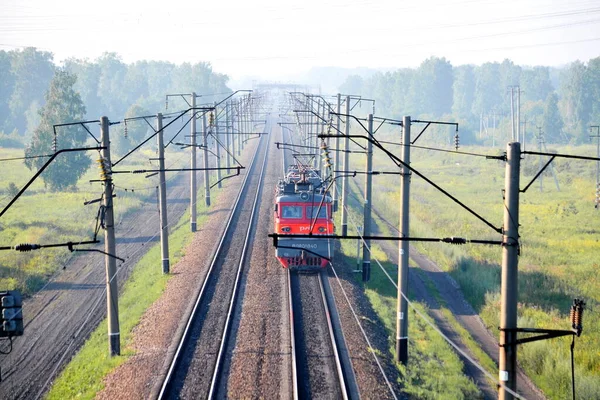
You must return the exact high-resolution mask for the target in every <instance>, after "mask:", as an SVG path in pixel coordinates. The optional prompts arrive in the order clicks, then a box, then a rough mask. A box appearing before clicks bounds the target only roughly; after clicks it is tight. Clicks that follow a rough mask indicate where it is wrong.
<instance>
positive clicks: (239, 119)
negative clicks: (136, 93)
mask: <svg viewBox="0 0 600 400" xmlns="http://www.w3.org/2000/svg"><path fill="white" fill-rule="evenodd" d="M235 111H236V112H237V135H236V137H237V153H238V156H240V155H241V154H242V132H243V130H242V129H244V128H242V104H241V101H238V102H236V104H235Z"/></svg>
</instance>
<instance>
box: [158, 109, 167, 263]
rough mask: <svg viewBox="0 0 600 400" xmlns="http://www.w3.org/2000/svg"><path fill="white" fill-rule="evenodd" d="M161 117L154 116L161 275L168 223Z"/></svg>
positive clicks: (160, 115)
mask: <svg viewBox="0 0 600 400" xmlns="http://www.w3.org/2000/svg"><path fill="white" fill-rule="evenodd" d="M162 119H163V115H162V114H160V113H159V114H158V115H157V116H156V130H157V131H158V136H157V138H158V139H157V140H158V143H157V145H158V169H159V170H160V171H159V173H158V207H159V210H160V254H161V256H162V271H163V274H168V273H169V223H168V222H167V181H166V180H165V146H164V143H163V121H162Z"/></svg>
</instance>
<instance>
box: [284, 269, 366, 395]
mask: <svg viewBox="0 0 600 400" xmlns="http://www.w3.org/2000/svg"><path fill="white" fill-rule="evenodd" d="M288 283H289V305H290V324H291V344H292V363H293V367H292V371H293V374H294V376H293V387H294V393H293V397H294V398H295V399H306V398H328V399H355V398H359V397H360V395H359V392H358V387H357V385H356V378H355V376H354V372H353V370H352V365H351V362H350V359H349V355H348V352H347V349H346V346H345V341H344V338H343V335H342V333H341V330H340V327H339V322H338V321H337V314H336V313H335V312H334V309H335V304H334V301H333V297H332V295H331V290H330V289H329V288H328V286H327V285H328V282H327V274H326V272H320V273H317V274H297V273H295V272H288Z"/></svg>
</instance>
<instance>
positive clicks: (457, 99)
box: [0, 48, 600, 145]
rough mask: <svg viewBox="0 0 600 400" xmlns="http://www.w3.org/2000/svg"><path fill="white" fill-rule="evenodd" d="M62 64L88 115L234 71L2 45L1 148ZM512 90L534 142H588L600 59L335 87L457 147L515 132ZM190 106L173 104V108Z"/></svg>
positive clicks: (219, 81) (417, 72)
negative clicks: (433, 128) (421, 124)
mask: <svg viewBox="0 0 600 400" xmlns="http://www.w3.org/2000/svg"><path fill="white" fill-rule="evenodd" d="M59 69H62V70H65V71H67V72H70V73H72V74H74V75H75V76H76V77H77V80H76V82H75V84H74V89H75V91H76V92H78V93H79V95H80V96H81V100H82V101H83V103H84V106H85V110H86V115H87V118H90V119H92V118H93V119H97V118H98V117H100V116H102V115H107V116H109V118H122V117H123V116H130V115H133V114H137V113H140V112H142V113H156V112H157V111H159V110H164V106H165V104H164V96H165V94H167V93H178V92H182V93H187V92H189V91H190V90H192V89H191V88H193V90H195V91H196V92H197V93H198V94H203V93H229V92H231V90H230V89H229V88H228V87H227V82H228V77H227V76H226V75H224V74H219V73H216V72H214V71H213V70H212V67H211V65H210V64H209V63H196V64H189V63H184V64H182V65H175V64H172V63H169V62H164V61H139V62H136V63H133V64H125V63H124V62H123V61H122V60H121V58H120V57H119V56H118V55H117V54H114V53H105V54H104V55H103V56H101V57H99V58H98V59H96V60H93V61H89V60H77V59H70V60H67V61H66V62H65V63H64V65H63V66H62V67H57V66H56V64H55V63H54V61H53V54H52V53H50V52H46V51H39V50H36V49H35V48H26V49H23V50H15V51H8V52H7V51H2V50H0V132H3V133H4V135H2V138H0V139H1V140H0V145H2V144H4V145H7V143H8V142H15V143H17V144H18V143H19V142H21V143H23V142H27V140H28V139H27V137H30V136H31V134H32V132H33V131H34V130H35V128H36V127H37V126H38V124H39V122H40V115H39V112H38V111H39V109H40V108H41V107H42V106H43V105H44V102H45V98H44V95H45V93H46V91H47V89H48V87H49V84H50V82H51V81H52V79H53V77H54V75H55V72H56V71H57V70H59ZM510 86H513V87H514V86H519V87H520V90H521V94H520V103H521V107H520V110H521V111H520V112H521V122H522V129H526V132H527V136H528V139H527V140H528V141H533V140H535V139H534V135H537V134H538V133H540V132H543V134H544V138H545V140H546V141H547V142H550V143H574V144H575V143H585V142H587V141H588V140H589V138H588V137H589V132H590V130H589V126H590V125H599V124H600V57H598V58H594V59H591V60H589V61H588V62H587V63H582V62H579V61H576V62H574V63H571V64H569V65H567V66H565V67H563V68H551V67H544V66H536V67H524V66H519V65H515V64H514V63H513V62H512V61H510V60H504V61H503V62H502V63H497V62H495V63H485V64H483V65H481V66H474V65H461V66H453V65H452V64H450V62H448V61H447V60H446V59H445V58H437V57H431V58H429V59H427V60H425V61H423V62H422V63H421V65H420V66H419V67H418V68H416V69H409V68H403V69H398V70H395V71H392V72H385V73H381V72H378V73H375V74H373V75H370V76H369V77H361V76H359V75H351V76H349V77H348V78H347V79H346V81H345V82H344V83H343V84H342V85H341V86H340V87H339V91H340V92H341V93H348V94H357V95H361V96H363V97H364V98H372V99H375V100H376V115H377V116H383V117H389V118H401V117H402V116H403V115H411V116H412V117H413V119H415V118H421V119H425V118H427V119H438V120H447V121H455V122H459V123H460V135H461V143H463V144H467V143H473V144H474V143H478V144H491V141H492V140H495V141H497V142H501V141H504V140H506V139H507V138H508V136H507V135H510V97H511V96H510V94H509V93H510V89H509V88H510ZM514 90H516V89H514ZM212 100H214V98H210V99H207V101H212ZM180 103H182V102H180ZM184 106H186V104H173V105H172V106H171V107H172V108H171V109H181V108H183V107H184ZM493 127H496V128H497V129H495V130H494V129H493ZM492 131H493V132H492ZM492 135H495V136H494V139H492ZM448 137H450V136H448ZM10 139H13V140H10ZM23 139H25V140H23Z"/></svg>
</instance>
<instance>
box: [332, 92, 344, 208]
mask: <svg viewBox="0 0 600 400" xmlns="http://www.w3.org/2000/svg"><path fill="white" fill-rule="evenodd" d="M341 99H342V96H341V95H340V94H339V93H338V94H337V110H336V112H337V114H338V115H337V117H336V123H335V127H336V132H340V111H341V110H342V104H341V103H340V101H341ZM339 170H340V137H339V135H336V137H335V171H339ZM338 197H339V190H338V185H333V204H334V206H335V207H336V208H337V206H338Z"/></svg>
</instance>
